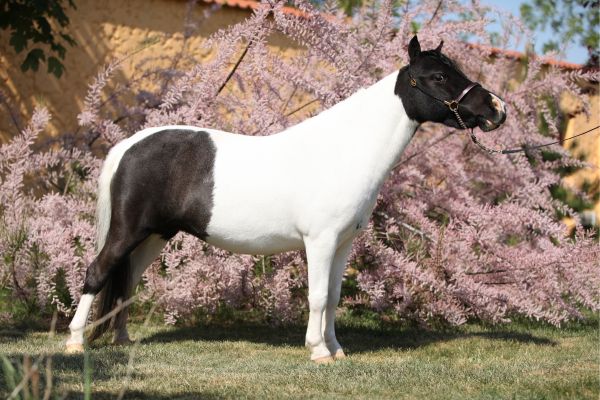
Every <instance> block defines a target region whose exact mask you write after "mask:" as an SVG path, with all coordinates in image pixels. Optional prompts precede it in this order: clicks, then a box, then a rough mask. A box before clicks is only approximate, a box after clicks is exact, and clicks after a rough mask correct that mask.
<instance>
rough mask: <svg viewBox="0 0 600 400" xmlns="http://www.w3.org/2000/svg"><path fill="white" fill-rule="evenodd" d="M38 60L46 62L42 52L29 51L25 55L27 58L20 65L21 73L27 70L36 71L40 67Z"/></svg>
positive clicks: (40, 50)
mask: <svg viewBox="0 0 600 400" xmlns="http://www.w3.org/2000/svg"><path fill="white" fill-rule="evenodd" d="M40 60H42V61H45V60H46V56H45V55H44V51H43V50H42V49H33V50H31V51H30V52H29V53H27V57H25V61H23V64H21V71H23V72H25V71H27V70H29V69H32V70H34V71H37V70H38V68H39V66H40Z"/></svg>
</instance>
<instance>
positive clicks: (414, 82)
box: [395, 36, 506, 131]
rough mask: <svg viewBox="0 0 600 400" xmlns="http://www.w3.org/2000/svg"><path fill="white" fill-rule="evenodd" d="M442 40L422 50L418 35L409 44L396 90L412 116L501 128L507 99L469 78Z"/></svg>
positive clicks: (454, 124)
mask: <svg viewBox="0 0 600 400" xmlns="http://www.w3.org/2000/svg"><path fill="white" fill-rule="evenodd" d="M443 43H444V42H443V41H442V42H441V43H440V45H439V46H438V47H437V48H436V49H435V50H427V51H421V45H420V44H419V40H418V39H417V37H416V36H415V37H413V38H412V40H411V41H410V44H409V45H408V55H409V57H410V63H409V65H408V66H407V67H405V68H403V69H401V70H400V73H399V75H398V81H397V82H396V89H395V93H396V94H397V95H398V96H400V99H402V104H403V105H404V109H405V110H406V113H407V114H408V116H409V118H411V119H413V120H415V121H418V122H419V123H422V122H426V121H432V122H440V123H443V124H444V125H447V126H451V127H453V128H465V127H466V128H474V127H476V126H479V127H480V128H481V129H482V130H484V131H491V130H493V129H496V128H498V127H499V126H500V125H501V124H502V123H503V122H504V120H505V119H506V106H505V104H504V101H502V99H500V97H498V96H496V95H495V94H493V93H492V92H490V91H488V90H486V89H484V88H483V87H481V85H479V84H478V83H475V82H473V81H471V80H470V79H469V78H467V76H466V75H465V74H464V73H463V72H462V71H461V70H460V69H459V68H458V66H457V65H456V64H455V63H454V62H453V61H452V60H450V59H449V58H448V57H446V56H445V55H444V54H442V51H441V50H442V45H443ZM461 120H462V121H463V123H461Z"/></svg>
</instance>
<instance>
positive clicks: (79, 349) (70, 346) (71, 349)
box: [66, 343, 83, 354]
mask: <svg viewBox="0 0 600 400" xmlns="http://www.w3.org/2000/svg"><path fill="white" fill-rule="evenodd" d="M66 353H67V354H79V353H83V344H81V343H67V350H66Z"/></svg>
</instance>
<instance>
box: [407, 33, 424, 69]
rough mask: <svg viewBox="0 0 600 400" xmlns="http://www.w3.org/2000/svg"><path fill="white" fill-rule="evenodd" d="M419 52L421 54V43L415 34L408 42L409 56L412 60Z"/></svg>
mask: <svg viewBox="0 0 600 400" xmlns="http://www.w3.org/2000/svg"><path fill="white" fill-rule="evenodd" d="M419 54H421V45H420V44H419V39H418V38H417V35H415V36H413V38H412V39H411V40H410V43H409V44H408V58H409V59H410V61H411V62H412V61H413V60H414V59H415V58H416V57H417V56H418V55H419Z"/></svg>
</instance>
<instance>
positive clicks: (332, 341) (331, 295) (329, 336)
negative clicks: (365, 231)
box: [323, 238, 354, 359]
mask: <svg viewBox="0 0 600 400" xmlns="http://www.w3.org/2000/svg"><path fill="white" fill-rule="evenodd" d="M353 239H354V238H351V239H349V240H346V241H345V242H344V243H342V244H341V245H340V246H339V247H338V248H337V250H336V252H335V255H334V257H333V263H332V267H331V272H330V274H329V289H328V294H327V307H326V308H325V314H324V316H323V338H324V339H325V345H326V346H327V348H328V349H329V352H330V353H331V355H333V357H334V358H336V359H340V358H344V357H345V356H346V355H345V354H344V351H343V350H342V346H340V344H339V342H338V341H337V338H336V337H335V311H336V309H337V306H338V303H339V301H340V293H341V291H342V278H343V276H344V270H345V269H346V261H348V255H349V254H350V250H352V242H353Z"/></svg>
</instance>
